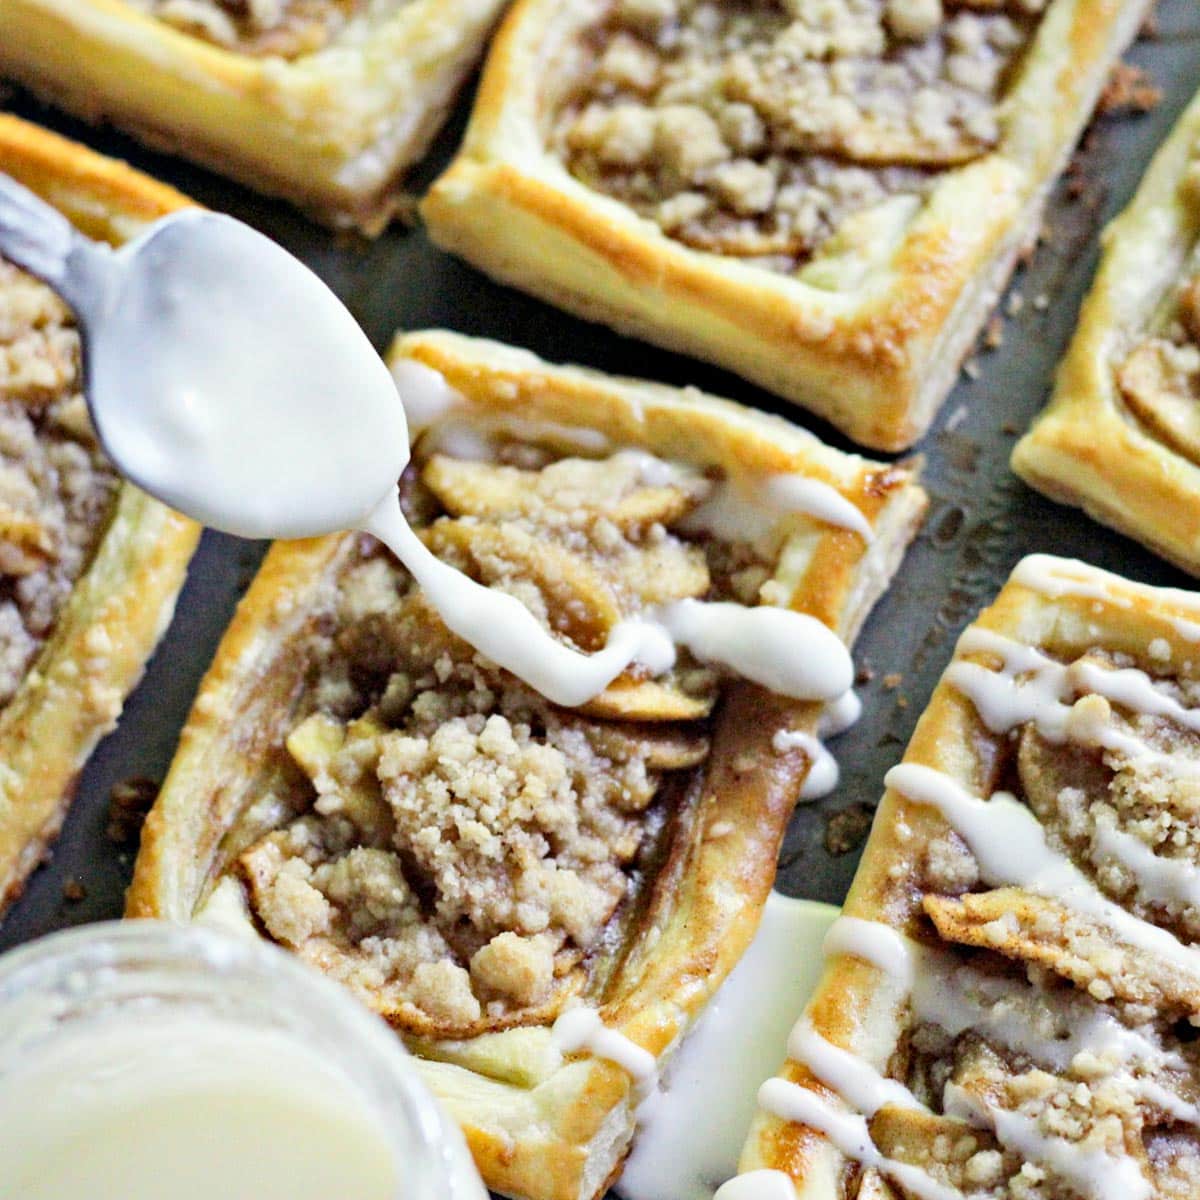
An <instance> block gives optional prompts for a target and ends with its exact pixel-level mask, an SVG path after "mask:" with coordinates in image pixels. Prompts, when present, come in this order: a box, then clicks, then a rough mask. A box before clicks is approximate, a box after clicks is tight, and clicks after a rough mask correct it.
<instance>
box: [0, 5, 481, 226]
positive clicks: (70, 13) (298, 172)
mask: <svg viewBox="0 0 1200 1200" xmlns="http://www.w3.org/2000/svg"><path fill="white" fill-rule="evenodd" d="M503 5H504V0H410V2H409V3H407V4H403V5H402V6H400V7H399V8H398V9H397V10H396V11H394V12H392V13H390V14H383V15H379V16H365V15H364V17H363V18H362V20H363V21H364V22H365V25H366V28H365V30H364V32H363V36H362V40H361V42H359V43H357V44H355V43H351V44H348V45H339V44H338V39H337V37H336V36H335V38H334V39H333V41H332V42H331V44H329V45H328V46H325V47H323V48H322V49H320V50H318V51H316V52H314V53H311V54H307V55H303V56H301V57H299V58H296V59H294V60H288V59H283V58H260V57H255V56H253V55H250V54H243V53H239V52H237V51H236V50H231V49H225V48H224V47H221V46H217V45H214V44H211V43H209V42H206V41H204V40H202V39H201V38H199V37H196V36H193V35H192V34H190V33H187V32H184V31H182V30H179V29H176V28H172V27H171V26H169V25H167V24H165V23H164V22H163V21H161V20H158V19H156V18H155V17H153V16H151V15H148V14H147V13H144V12H139V11H137V10H136V9H134V8H133V7H131V6H130V5H129V4H126V3H124V0H11V2H6V3H5V4H4V5H2V6H0V72H2V73H4V74H6V75H8V76H10V77H12V78H14V79H17V80H19V81H20V82H21V83H23V84H24V85H25V86H27V87H29V88H31V89H32V90H34V91H35V92H37V93H39V94H40V95H43V96H45V97H47V98H49V99H51V100H53V101H54V102H56V103H59V104H61V105H62V106H63V107H64V108H67V109H70V110H71V111H72V112H74V113H77V114H78V115H80V116H82V117H85V118H86V119H88V120H90V121H102V120H106V121H112V122H113V123H114V124H116V125H119V126H121V127H122V128H125V129H128V130H130V131H131V132H133V133H135V134H137V135H138V136H139V137H142V138H143V139H145V140H146V141H148V142H149V143H150V144H152V145H154V146H160V147H163V148H166V149H168V150H171V151H173V152H175V153H179V154H183V155H185V156H187V157H189V158H193V159H195V160H197V161H198V162H201V163H203V164H205V165H206V166H210V167H212V168H213V169H215V170H217V171H221V172H223V173H225V174H228V175H231V176H233V177H234V178H236V179H239V180H241V181H242V182H244V183H247V184H249V185H250V186H252V187H255V188H258V189H261V190H262V191H266V192H272V193H276V194H278V195H281V196H283V197H285V198H287V199H288V200H291V201H292V202H293V203H295V204H297V205H299V206H300V207H302V208H304V209H305V210H307V211H308V212H309V213H311V214H312V215H313V216H314V217H316V218H317V219H318V220H321V221H323V222H326V223H328V224H332V225H337V226H353V227H355V228H358V229H361V230H363V231H365V232H368V233H378V232H379V231H380V230H381V229H382V228H383V227H384V225H386V224H387V222H388V220H389V219H390V217H391V216H392V214H393V212H394V210H395V206H396V203H397V200H398V198H399V197H398V190H397V189H398V184H399V180H400V177H401V175H402V174H403V172H404V171H405V170H406V169H407V168H408V167H409V166H411V165H412V164H413V163H414V162H416V161H417V159H419V158H420V157H421V155H422V154H423V153H424V152H425V149H426V147H427V146H428V144H429V142H430V140H431V139H432V138H433V136H434V134H435V133H436V132H437V130H438V129H439V128H440V127H441V123H442V121H443V119H444V118H445V116H446V113H447V112H448V110H449V108H450V107H451V105H452V104H453V102H454V98H455V96H456V94H457V92H458V88H459V86H460V84H461V83H462V80H463V78H464V77H465V76H466V74H467V72H468V71H469V70H470V69H471V67H472V66H473V65H474V63H475V60H476V59H477V57H478V55H479V53H480V50H481V49H482V46H483V43H484V40H485V39H486V37H487V34H488V31H489V30H490V29H491V26H492V24H493V22H494V21H495V19H496V17H497V16H498V15H499V13H500V11H501V9H502V8H503Z"/></svg>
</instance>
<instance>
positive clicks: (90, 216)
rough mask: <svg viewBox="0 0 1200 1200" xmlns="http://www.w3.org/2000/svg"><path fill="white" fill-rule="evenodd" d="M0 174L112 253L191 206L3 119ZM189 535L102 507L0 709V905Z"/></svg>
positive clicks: (139, 643) (158, 519) (46, 837)
mask: <svg viewBox="0 0 1200 1200" xmlns="http://www.w3.org/2000/svg"><path fill="white" fill-rule="evenodd" d="M0 170H3V171H4V172H5V173H7V174H9V175H11V176H13V177H14V178H15V179H17V180H19V181H20V182H21V183H23V184H24V185H25V186H26V187H28V188H31V189H32V190H33V191H35V192H37V193H38V194H39V195H40V196H42V197H43V198H44V199H46V200H47V201H49V202H50V203H51V204H53V205H55V207H57V208H58V209H59V210H60V211H61V212H62V213H63V214H64V215H65V216H67V217H68V218H70V220H71V221H73V222H74V223H75V224H76V225H77V226H78V227H79V228H80V229H81V230H82V231H83V232H84V233H86V234H88V235H89V236H90V237H93V238H97V239H100V240H103V241H107V242H110V243H112V244H114V245H119V244H120V243H121V242H123V241H125V240H127V239H128V238H131V237H134V236H136V235H137V234H138V233H140V232H141V231H142V230H144V229H145V227H146V226H147V225H148V224H149V223H150V222H151V221H154V220H156V219H157V218H159V217H161V216H164V215H166V214H167V213H169V212H172V211H174V210H175V209H178V208H181V207H183V206H184V205H186V204H187V203H188V201H187V200H186V199H185V198H184V197H183V196H181V195H180V194H179V193H178V192H175V191H173V190H172V189H170V188H168V187H165V186H164V185H162V184H159V183H156V182H155V181H154V180H152V179H148V178H147V177H146V176H144V175H141V174H139V173H138V172H136V171H132V170H130V169H129V168H128V167H126V166H125V165H124V164H122V163H117V162H114V161H112V160H111V159H107V158H102V157H100V156H99V155H97V154H93V153H92V152H90V151H88V150H85V149H84V148H83V147H81V146H78V145H76V144H75V143H73V142H69V141H66V140H65V139H63V138H59V137H56V136H54V135H53V134H50V133H47V132H46V131H44V130H42V129H39V128H38V127H36V126H34V125H30V124H28V123H26V122H24V121H20V120H17V119H16V118H14V117H9V116H4V115H0ZM22 402H23V401H22V400H21V399H20V398H17V399H15V400H12V401H11V403H15V404H20V403H22ZM199 535H200V530H199V527H198V526H197V525H195V524H193V523H192V522H191V521H187V520H185V519H184V518H182V517H180V516H179V515H178V514H176V513H173V512H171V511H170V510H169V509H167V508H166V507H165V506H163V505H162V504H159V503H158V502H157V501H155V500H151V499H150V498H149V497H148V496H146V495H145V494H144V493H143V492H141V491H139V490H138V489H137V488H135V487H133V486H132V485H131V484H122V485H120V486H119V487H118V488H117V490H116V495H115V498H114V499H112V500H111V501H110V502H109V511H108V515H107V516H106V517H104V518H103V531H102V533H101V534H100V536H99V541H98V543H97V544H96V545H95V548H94V549H93V550H92V551H91V553H90V556H89V558H88V559H87V561H86V564H85V565H84V567H83V570H82V574H80V575H78V576H77V577H76V578H75V581H74V583H73V585H72V586H71V590H70V593H69V595H68V596H67V598H66V599H65V600H64V601H62V602H61V604H60V605H59V606H58V608H57V612H56V613H55V615H54V618H53V622H52V624H51V626H50V628H49V630H48V632H47V634H46V635H45V638H44V640H43V641H42V642H41V644H40V648H39V649H38V650H37V655H36V657H35V658H34V659H33V661H32V663H31V664H30V665H29V666H28V668H27V669H25V670H24V672H23V677H22V679H21V681H20V682H19V683H18V684H17V685H16V690H15V692H14V693H13V694H12V696H11V698H9V699H8V700H7V703H5V704H4V706H3V708H2V709H0V762H2V763H3V764H4V767H3V772H2V773H0V906H2V905H3V904H4V902H6V901H8V900H11V899H12V898H13V897H14V896H16V895H17V894H19V892H20V890H21V887H22V884H23V883H24V880H25V879H26V877H27V876H28V875H29V873H30V871H32V870H33V868H34V867H36V866H37V864H38V862H39V861H40V860H41V859H42V858H43V856H44V855H45V853H46V851H47V848H48V846H49V845H50V843H51V842H52V841H53V839H54V837H55V836H56V835H57V833H58V830H59V828H60V826H61V825H62V822H63V819H64V817H65V816H66V813H67V809H68V806H69V804H70V801H71V796H72V791H73V789H74V786H75V781H76V778H77V776H78V774H79V772H80V770H81V769H82V767H83V765H84V763H85V762H86V761H87V759H88V756H89V755H90V754H91V752H92V750H93V748H94V747H95V745H96V743H97V742H98V741H99V740H100V738H101V737H102V736H103V735H104V734H105V733H107V732H109V731H110V730H111V729H112V728H113V726H114V725H115V723H116V720H117V717H118V715H119V714H120V711H121V706H122V704H123V703H124V700H125V697H126V696H127V695H128V694H129V692H130V691H131V690H132V689H133V687H134V685H135V684H136V683H137V681H138V679H139V678H140V677H141V674H142V671H143V669H144V667H145V664H146V661H147V660H148V659H149V657H150V655H151V653H152V652H153V650H154V647H155V645H156V644H157V642H158V639H159V637H160V636H161V634H162V633H163V631H164V630H165V628H166V626H167V623H168V622H169V620H170V618H171V614H172V612H173V610H174V606H175V599H176V597H177V595H178V593H179V589H180V588H181V587H182V585H183V581H184V576H185V573H186V570H187V564H188V561H189V559H190V558H191V555H192V551H193V550H194V549H195V546H196V542H197V539H198V538H199ZM4 540H5V542H6V554H9V555H12V554H14V553H15V552H16V550H17V547H16V546H15V544H14V543H12V542H10V540H9V538H7V537H6V538H5V539H4ZM9 567H11V568H12V569H13V570H14V571H17V572H20V571H23V570H24V569H25V568H24V567H22V566H20V565H19V563H13V562H11V561H10V562H9ZM8 569H9V568H6V573H7V571H8ZM18 584H19V574H8V575H7V578H6V587H15V586H17V585H18Z"/></svg>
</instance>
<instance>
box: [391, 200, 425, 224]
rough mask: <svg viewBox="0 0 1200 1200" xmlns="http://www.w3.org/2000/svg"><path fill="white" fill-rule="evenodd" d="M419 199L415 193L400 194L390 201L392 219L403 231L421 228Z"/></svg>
mask: <svg viewBox="0 0 1200 1200" xmlns="http://www.w3.org/2000/svg"><path fill="white" fill-rule="evenodd" d="M420 204H421V197H420V195H419V194H418V193H417V192H401V193H400V194H399V195H398V196H396V197H395V198H394V199H393V200H392V217H393V219H394V220H396V221H399V222H400V224H401V225H403V226H404V228H405V229H420V228H421V213H420Z"/></svg>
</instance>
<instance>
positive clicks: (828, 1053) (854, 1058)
mask: <svg viewBox="0 0 1200 1200" xmlns="http://www.w3.org/2000/svg"><path fill="white" fill-rule="evenodd" d="M787 1051H788V1057H789V1058H791V1059H792V1060H793V1061H795V1062H798V1063H803V1064H804V1065H805V1066H806V1067H807V1068H808V1069H809V1070H810V1071H811V1072H812V1073H813V1075H815V1076H816V1077H817V1078H818V1079H819V1080H820V1081H821V1082H822V1083H823V1084H825V1085H826V1086H827V1087H830V1088H832V1089H833V1090H834V1091H835V1092H837V1094H838V1095H839V1096H841V1098H842V1099H843V1100H845V1101H846V1103H847V1104H849V1105H851V1106H852V1107H854V1108H856V1109H857V1110H858V1111H859V1112H860V1113H862V1114H863V1115H864V1116H867V1117H873V1116H874V1115H875V1114H876V1113H877V1112H878V1111H879V1110H880V1109H881V1108H883V1107H884V1105H886V1104H890V1105H893V1106H895V1107H897V1108H912V1109H918V1110H920V1111H922V1112H923V1111H925V1105H923V1104H922V1103H921V1102H920V1101H919V1100H918V1099H917V1098H916V1096H914V1095H913V1094H912V1092H910V1091H909V1090H908V1088H906V1087H905V1086H904V1084H902V1083H900V1082H899V1081H898V1080H895V1079H888V1078H887V1077H886V1076H884V1075H881V1074H880V1073H879V1072H878V1071H876V1070H875V1068H874V1067H872V1066H871V1065H870V1064H869V1063H868V1062H867V1061H866V1060H865V1059H862V1058H860V1057H859V1056H858V1055H857V1054H854V1053H852V1052H851V1051H849V1050H843V1049H842V1048H841V1047H840V1046H835V1045H834V1044H833V1043H832V1042H831V1041H829V1040H828V1039H827V1038H825V1037H822V1035H821V1034H819V1033H818V1032H817V1031H816V1030H815V1029H814V1028H813V1026H812V1023H811V1022H810V1021H808V1020H807V1019H806V1018H801V1019H800V1020H799V1021H798V1022H797V1023H796V1025H795V1027H794V1028H793V1029H792V1032H791V1034H790V1036H789V1037H788V1043H787Z"/></svg>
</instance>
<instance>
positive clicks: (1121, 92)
mask: <svg viewBox="0 0 1200 1200" xmlns="http://www.w3.org/2000/svg"><path fill="white" fill-rule="evenodd" d="M1161 100H1162V88H1160V87H1158V86H1157V84H1155V83H1154V81H1153V80H1152V79H1151V78H1150V76H1149V75H1148V74H1147V73H1146V71H1145V70H1144V69H1143V68H1141V67H1135V66H1134V65H1133V64H1132V63H1126V62H1120V63H1117V65H1116V66H1115V67H1113V71H1112V74H1111V75H1110V76H1109V78H1108V83H1106V84H1105V85H1104V91H1102V92H1101V93H1100V102H1099V104H1098V105H1097V108H1096V111H1097V112H1098V113H1099V114H1100V115H1102V116H1109V115H1111V114H1113V113H1120V112H1137V113H1146V112H1150V111H1151V110H1152V109H1154V108H1157V107H1158V105H1159V102H1160V101H1161Z"/></svg>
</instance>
